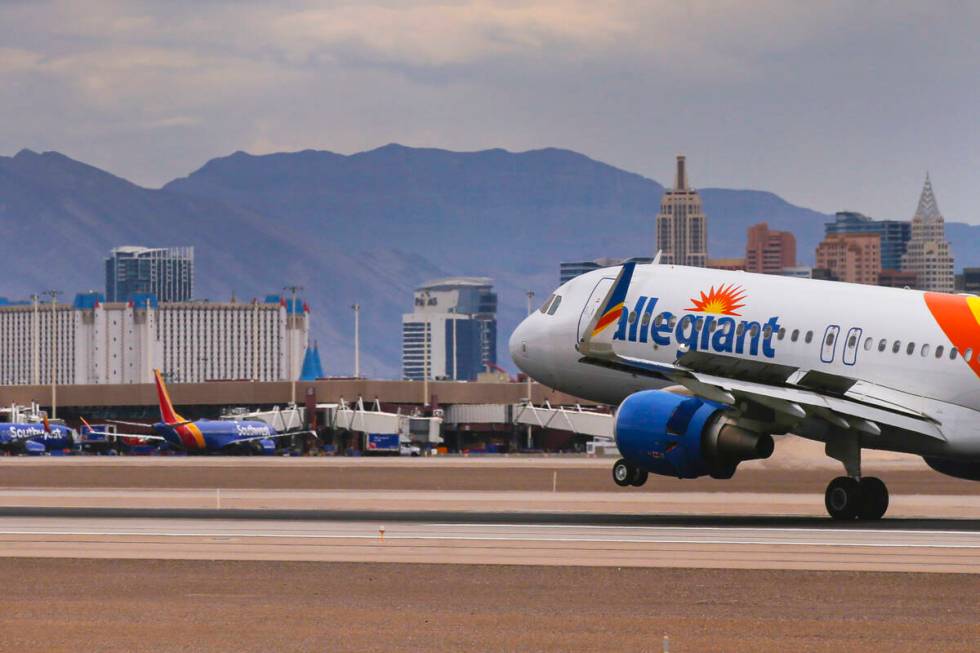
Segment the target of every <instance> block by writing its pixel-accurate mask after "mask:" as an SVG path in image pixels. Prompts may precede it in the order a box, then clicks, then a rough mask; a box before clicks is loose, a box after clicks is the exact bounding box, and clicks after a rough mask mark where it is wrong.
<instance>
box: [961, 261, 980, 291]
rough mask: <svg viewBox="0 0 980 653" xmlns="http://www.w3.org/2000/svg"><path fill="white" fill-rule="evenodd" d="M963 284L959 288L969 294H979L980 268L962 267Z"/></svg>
mask: <svg viewBox="0 0 980 653" xmlns="http://www.w3.org/2000/svg"><path fill="white" fill-rule="evenodd" d="M962 277H963V284H962V287H961V288H959V290H961V291H962V292H968V293H970V294H971V295H980V268H963V275H962Z"/></svg>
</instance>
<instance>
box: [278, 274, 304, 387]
mask: <svg viewBox="0 0 980 653" xmlns="http://www.w3.org/2000/svg"><path fill="white" fill-rule="evenodd" d="M283 290H288V291H289V293H290V297H291V299H290V304H289V306H287V307H286V346H287V347H288V348H289V353H288V354H287V355H286V360H287V370H288V372H289V400H290V401H291V402H292V404H293V405H294V406H295V405H296V376H297V373H296V371H295V370H294V369H293V344H294V343H293V330H292V329H291V328H290V326H293V325H294V322H295V316H294V315H293V312H294V311H295V310H296V293H298V292H302V290H303V286H285V287H284V288H283Z"/></svg>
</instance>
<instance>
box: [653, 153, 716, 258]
mask: <svg viewBox="0 0 980 653" xmlns="http://www.w3.org/2000/svg"><path fill="white" fill-rule="evenodd" d="M707 222H708V221H707V218H706V217H705V215H704V210H703V209H702V208H701V196H700V195H698V192H697V191H696V190H694V189H693V188H691V187H690V186H688V181H687V170H686V169H685V162H684V157H683V156H678V157H677V175H676V177H675V179H674V187H673V188H668V189H664V195H663V197H662V198H661V200H660V213H658V214H657V248H658V249H659V250H660V262H661V263H665V264H673V265H693V266H696V267H704V265H705V263H707V261H708V225H707Z"/></svg>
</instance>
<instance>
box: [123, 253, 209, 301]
mask: <svg viewBox="0 0 980 653" xmlns="http://www.w3.org/2000/svg"><path fill="white" fill-rule="evenodd" d="M139 294H152V295H154V296H156V297H157V299H158V300H159V301H161V302H188V301H190V300H191V299H192V298H193V296H194V248H193V247H166V248H155V249H151V248H148V247H135V246H126V247H117V248H115V249H114V250H112V252H110V254H109V258H107V259H106V260H105V295H106V299H107V300H108V301H110V302H128V301H131V300H132V298H133V295H139Z"/></svg>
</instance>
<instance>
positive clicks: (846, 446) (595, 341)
mask: <svg viewBox="0 0 980 653" xmlns="http://www.w3.org/2000/svg"><path fill="white" fill-rule="evenodd" d="M510 351H511V355H512V356H513V358H514V362H515V363H516V364H517V366H518V367H520V368H521V369H522V370H523V371H525V372H526V373H528V374H529V375H530V376H531V377H532V378H534V379H536V380H538V381H540V382H541V383H543V384H545V385H548V386H550V387H553V388H557V389H559V390H562V391H564V392H567V393H570V394H573V395H576V396H579V397H584V398H588V399H592V400H596V401H601V402H605V403H609V404H615V405H618V408H617V410H616V415H615V438H616V444H617V445H618V447H619V451H620V453H621V455H622V456H623V457H622V459H621V460H619V461H617V462H616V463H615V464H614V466H613V480H614V481H615V482H616V483H617V484H619V485H621V486H629V485H634V486H639V485H642V484H643V483H644V482H645V481H646V479H647V474H648V473H653V474H661V475H664V476H674V477H678V478H696V477H699V476H706V475H707V476H712V477H714V478H721V479H724V478H730V477H731V476H732V475H733V474H734V473H735V469H736V467H737V466H738V464H739V463H740V462H742V461H743V460H751V459H756V458H768V457H769V456H770V455H771V454H772V452H773V439H772V436H773V435H775V434H788V433H792V434H795V435H797V436H802V437H804V438H809V439H813V440H818V441H820V442H823V443H825V451H826V454H827V455H828V456H830V457H832V458H834V459H836V460H838V461H840V462H841V463H842V464H843V467H844V471H845V475H844V476H841V477H838V478H835V479H834V480H832V481H831V482H830V484H829V485H828V487H827V491H826V494H825V504H826V508H827V511H828V512H829V513H830V515H831V516H832V517H834V518H836V519H855V518H858V519H879V518H881V516H882V515H884V513H885V511H886V510H887V508H888V490H887V488H886V487H885V484H884V483H883V482H882V481H881V480H879V479H877V478H874V477H863V476H862V475H861V451H862V449H881V450H887V451H900V452H906V453H911V454H916V455H919V456H922V457H923V458H924V459H925V462H926V463H927V464H928V465H929V466H930V467H932V468H933V469H935V470H936V471H938V472H941V473H943V474H948V475H950V476H955V477H958V478H966V479H972V480H980V297H975V296H965V295H951V294H944V293H933V292H921V291H917V290H907V289H906V290H902V289H898V288H882V287H875V286H862V285H856V284H848V283H838V282H831V281H817V280H810V279H794V278H788V277H779V276H770V275H760V274H750V273H746V272H728V271H723V270H712V269H704V268H690V267H683V266H675V265H659V264H656V263H654V264H647V265H636V264H634V263H627V264H625V265H623V266H621V267H614V268H606V269H601V270H596V271H593V272H589V273H587V274H585V275H582V276H580V277H577V278H575V279H573V280H571V281H569V282H567V283H565V284H564V285H562V286H561V287H560V288H558V290H556V291H555V293H554V294H553V295H551V297H549V298H548V300H547V301H546V302H545V303H544V305H543V306H542V307H541V309H540V310H539V311H536V312H535V313H533V314H531V315H530V316H529V317H528V318H527V319H525V320H524V322H522V323H521V324H520V326H518V328H517V330H516V331H515V332H514V334H513V335H512V336H511V339H510Z"/></svg>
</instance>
